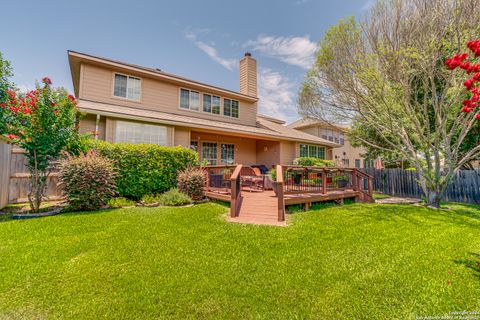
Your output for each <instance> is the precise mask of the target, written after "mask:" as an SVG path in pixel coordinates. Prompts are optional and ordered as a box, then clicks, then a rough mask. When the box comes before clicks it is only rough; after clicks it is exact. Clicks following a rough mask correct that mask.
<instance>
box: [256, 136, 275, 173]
mask: <svg viewBox="0 0 480 320" xmlns="http://www.w3.org/2000/svg"><path fill="white" fill-rule="evenodd" d="M256 144H257V164H263V165H265V166H266V167H267V168H272V167H273V166H275V165H277V164H279V163H280V142H278V141H267V140H257V142H256Z"/></svg>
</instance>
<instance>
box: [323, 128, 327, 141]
mask: <svg viewBox="0 0 480 320" xmlns="http://www.w3.org/2000/svg"><path fill="white" fill-rule="evenodd" d="M322 139H325V140H328V136H327V129H322Z"/></svg>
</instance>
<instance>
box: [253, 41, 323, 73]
mask: <svg viewBox="0 0 480 320" xmlns="http://www.w3.org/2000/svg"><path fill="white" fill-rule="evenodd" d="M244 46H245V47H247V48H252V49H253V50H255V51H259V52H260V53H261V54H264V55H266V56H269V57H273V58H277V59H280V60H281V61H283V62H285V63H288V64H291V65H295V66H299V67H301V68H303V69H309V68H310V67H311V66H312V65H313V62H314V59H315V52H316V51H317V44H316V43H315V42H313V41H310V37H309V36H304V37H294V36H291V37H282V36H278V37H275V36H267V35H259V36H258V37H257V39H256V40H250V41H247V42H246V43H245V45H244Z"/></svg>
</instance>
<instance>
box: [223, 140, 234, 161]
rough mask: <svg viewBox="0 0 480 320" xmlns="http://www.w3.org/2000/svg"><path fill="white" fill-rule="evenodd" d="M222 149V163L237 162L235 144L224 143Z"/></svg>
mask: <svg viewBox="0 0 480 320" xmlns="http://www.w3.org/2000/svg"><path fill="white" fill-rule="evenodd" d="M220 151H221V156H220V163H221V164H234V163H235V145H233V144H225V143H222V145H221V150H220Z"/></svg>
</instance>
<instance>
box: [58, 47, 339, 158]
mask: <svg viewBox="0 0 480 320" xmlns="http://www.w3.org/2000/svg"><path fill="white" fill-rule="evenodd" d="M68 59H69V63H70V70H71V75H72V80H73V86H74V90H75V95H76V96H77V98H78V101H79V103H78V109H79V111H80V112H82V113H85V114H86V116H85V117H84V118H83V119H82V120H81V121H80V131H81V132H83V133H89V132H93V133H94V134H95V138H96V139H102V140H106V141H109V142H131V143H156V144H159V145H165V146H183V147H186V148H191V149H193V150H196V151H197V152H198V153H199V156H200V159H202V160H206V161H208V163H210V164H237V163H238V164H243V165H254V164H263V165H265V166H267V167H272V166H273V165H277V164H291V163H292V161H293V160H294V159H295V158H297V157H299V156H300V155H303V153H302V151H301V150H304V149H308V150H309V156H314V157H318V158H322V159H332V155H333V153H332V148H335V147H339V146H340V144H339V142H335V141H331V140H328V139H323V138H322V137H319V136H316V135H312V134H309V133H307V132H304V131H301V130H297V129H295V128H292V127H288V126H286V125H285V122H284V121H281V120H278V119H275V118H271V117H268V116H264V115H261V114H258V112H257V104H258V101H259V99H258V97H257V62H256V60H255V59H254V58H253V57H252V56H251V54H249V53H246V54H245V56H244V57H243V58H242V59H241V60H240V61H239V70H240V91H239V92H236V91H232V90H228V89H224V88H220V87H216V86H213V85H209V84H205V83H202V82H199V81H195V80H190V79H186V78H183V77H180V76H177V75H173V74H170V73H166V72H164V71H162V70H160V69H155V68H147V67H142V66H138V65H134V64H130V63H124V62H119V61H114V60H111V59H105V58H100V57H96V56H92V55H89V54H84V53H79V52H74V51H68Z"/></svg>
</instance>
